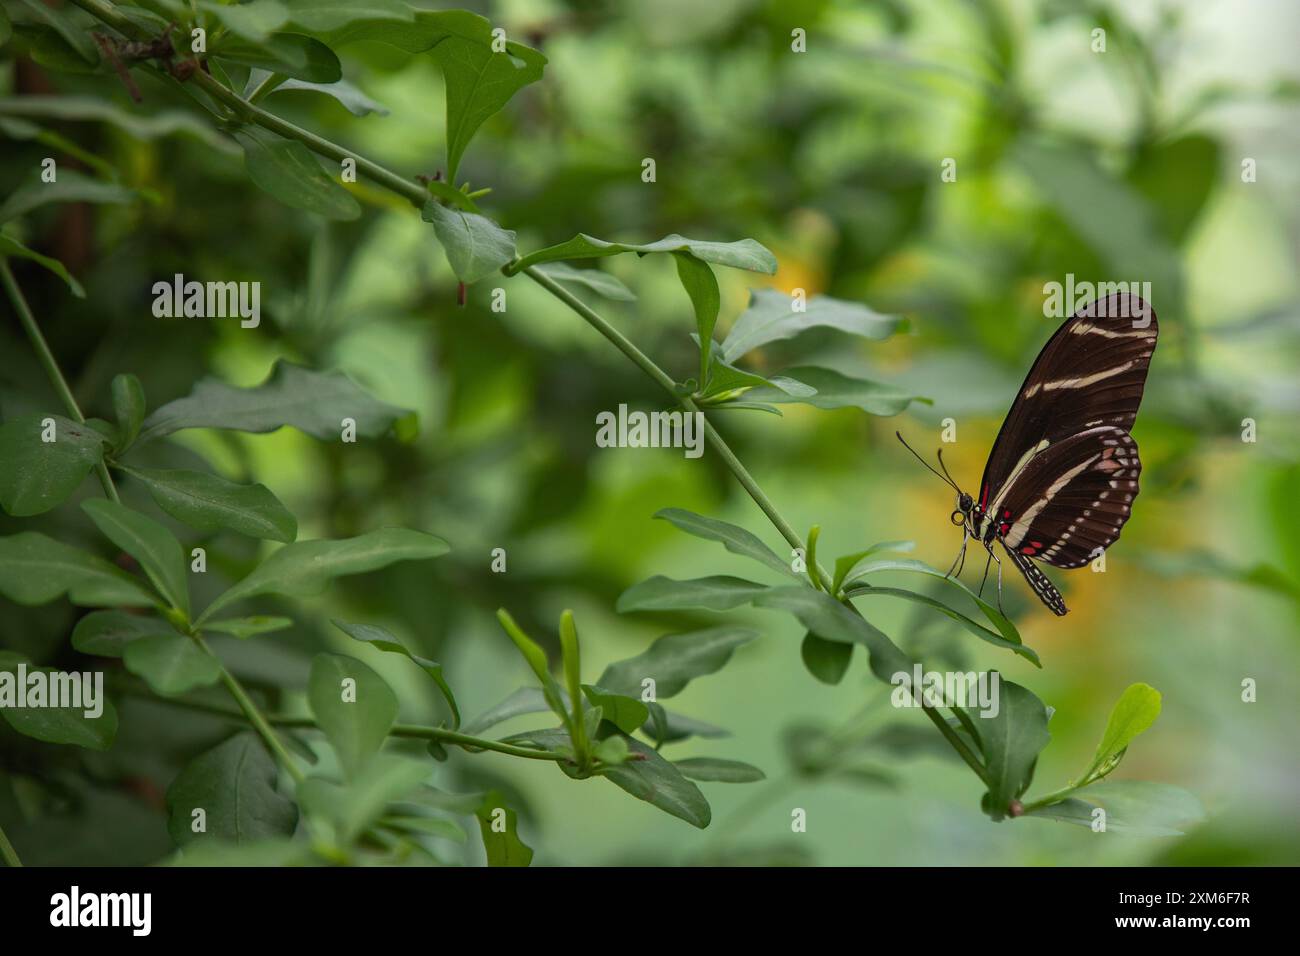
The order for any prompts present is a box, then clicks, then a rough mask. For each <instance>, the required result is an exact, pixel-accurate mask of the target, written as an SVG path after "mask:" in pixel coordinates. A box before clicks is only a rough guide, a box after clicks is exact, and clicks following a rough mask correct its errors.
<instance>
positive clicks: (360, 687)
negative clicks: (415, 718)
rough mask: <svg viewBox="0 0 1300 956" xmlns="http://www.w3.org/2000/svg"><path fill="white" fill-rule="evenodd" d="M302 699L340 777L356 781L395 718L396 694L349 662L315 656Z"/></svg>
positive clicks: (362, 666) (332, 656) (366, 670)
mask: <svg viewBox="0 0 1300 956" xmlns="http://www.w3.org/2000/svg"><path fill="white" fill-rule="evenodd" d="M307 699H308V701H309V702H310V703H311V712H312V714H314V715H315V717H316V723H317V724H319V725H320V729H321V730H322V731H324V732H325V736H326V737H327V738H328V739H329V742H330V744H331V745H332V746H333V747H334V750H335V752H336V753H337V754H338V756H339V764H340V765H341V766H342V768H343V773H344V775H345V776H346V777H347V778H349V779H353V778H356V777H357V776H358V775H359V774H360V773H361V771H362V770H363V769H364V768H365V766H366V764H367V763H369V762H370V760H371V759H372V758H373V757H374V756H375V755H376V754H377V753H379V748H380V747H382V746H383V743H384V740H385V738H387V736H388V731H389V730H390V729H392V726H393V721H395V720H396V719H397V695H396V694H394V693H393V690H392V688H390V687H389V686H388V685H387V684H386V683H384V679H383V678H382V677H380V676H379V675H378V674H376V673H375V672H374V671H373V670H371V669H370V668H369V667H367V666H366V665H365V664H363V663H361V662H360V661H358V660H356V659H355V658H351V657H344V656H343V655H341V654H317V655H316V656H315V657H313V658H312V662H311V677H310V678H309V679H308V682H307Z"/></svg>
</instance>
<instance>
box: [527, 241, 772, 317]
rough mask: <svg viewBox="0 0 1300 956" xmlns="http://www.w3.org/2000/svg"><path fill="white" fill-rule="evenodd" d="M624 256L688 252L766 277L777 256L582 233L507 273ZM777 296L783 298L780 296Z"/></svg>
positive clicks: (725, 246)
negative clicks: (546, 264) (543, 264)
mask: <svg viewBox="0 0 1300 956" xmlns="http://www.w3.org/2000/svg"><path fill="white" fill-rule="evenodd" d="M624 252H635V253H636V254H637V255H642V256H643V255H647V254H648V253H651V252H689V253H690V254H691V255H693V256H694V257H695V258H696V259H700V260H702V261H704V262H712V263H716V264H717V265H720V266H731V267H732V268H733V269H747V270H749V271H750V272H763V273H766V274H767V275H772V274H773V273H774V272H776V256H774V255H772V253H771V252H769V251H768V250H767V249H766V248H765V247H764V246H763V245H761V244H760V243H757V242H755V241H754V240H753V239H741V240H740V241H739V242H709V241H706V240H702V239H687V238H686V237H685V236H679V235H677V234H675V233H674V234H673V235H671V236H665V237H664V238H662V239H660V240H658V241H656V242H649V243H645V244H641V245H638V244H636V243H627V242H606V241H605V240H604V239H597V238H595V237H594V236H588V235H585V234H583V233H579V234H578V235H576V236H574V237H573V238H572V239H570V240H569V241H568V242H562V243H560V244H559V245H558V246H548V247H547V248H545V249H539V250H537V251H536V252H534V253H531V254H529V255H526V256H524V257H523V258H522V259H520V260H519V261H518V262H516V263H515V264H514V265H513V266H511V267H510V269H509V270H508V271H509V273H510V274H511V275H513V274H514V273H516V272H519V271H520V270H521V269H526V268H528V267H529V266H532V265H537V264H538V263H541V262H555V261H557V260H560V259H596V258H600V257H602V256H616V255H619V254H620V253H624ZM774 294H776V295H780V293H774ZM782 298H784V297H783V296H782ZM787 301H788V300H787Z"/></svg>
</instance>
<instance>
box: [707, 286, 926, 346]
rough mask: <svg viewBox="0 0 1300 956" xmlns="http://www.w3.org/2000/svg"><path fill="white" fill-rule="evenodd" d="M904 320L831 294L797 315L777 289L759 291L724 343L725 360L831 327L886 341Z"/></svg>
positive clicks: (819, 298) (810, 304)
mask: <svg viewBox="0 0 1300 956" xmlns="http://www.w3.org/2000/svg"><path fill="white" fill-rule="evenodd" d="M902 322H903V320H902V319H901V318H899V317H898V316H894V315H881V314H880V313H878V312H874V311H872V310H871V309H869V308H867V307H866V306H865V305H860V304H858V303H857V302H844V301H841V300H840V299H832V298H831V297H830V296H828V295H819V296H813V297H812V298H811V299H809V300H808V301H807V303H806V307H805V310H804V311H803V312H796V311H795V309H794V301H793V300H792V299H791V297H790V296H788V295H786V294H785V293H784V292H778V291H777V290H775V289H755V290H753V292H752V293H751V298H750V302H749V308H748V309H746V310H745V311H744V312H743V313H742V314H741V316H740V318H738V319H737V320H736V322H735V324H734V325H732V327H731V330H730V331H729V332H728V333H727V337H726V338H725V339H723V341H722V357H723V358H724V359H726V360H727V361H728V362H734V361H736V359H738V358H740V357H741V356H742V355H744V354H745V353H746V352H752V351H753V350H754V349H757V348H762V347H763V346H764V345H769V344H771V343H772V342H779V341H782V340H784V339H792V338H794V337H795V336H797V335H800V334H802V333H804V332H806V331H808V330H809V329H813V328H831V329H838V330H839V331H841V332H847V333H848V334H850V335H858V336H861V337H863V338H867V339H885V338H888V337H889V336H891V335H893V334H894V332H895V331H897V330H898V328H899V326H900V325H902Z"/></svg>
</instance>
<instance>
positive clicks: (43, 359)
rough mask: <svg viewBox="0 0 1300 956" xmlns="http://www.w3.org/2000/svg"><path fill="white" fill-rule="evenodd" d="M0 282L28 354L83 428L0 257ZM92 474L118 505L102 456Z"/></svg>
mask: <svg viewBox="0 0 1300 956" xmlns="http://www.w3.org/2000/svg"><path fill="white" fill-rule="evenodd" d="M0 282H2V283H3V284H4V287H5V293H6V294H7V295H8V296H9V301H10V302H11V303H13V307H14V311H15V312H17V313H18V320H19V321H20V322H21V323H22V326H23V330H24V331H25V332H26V333H27V338H28V339H29V340H30V341H31V343H32V350H33V351H35V352H36V359H37V361H39V362H40V363H41V368H43V369H45V375H46V377H47V378H49V380H50V384H51V385H53V386H54V391H55V392H56V393H58V396H59V399H60V401H62V402H63V407H64V408H65V409H67V412H68V414H69V415H70V416H71V417H72V420H73V421H75V422H76V423H77V424H79V425H84V424H86V416H85V415H83V414H81V406H79V405H78V404H77V399H76V397H75V396H74V395H73V394H72V389H71V388H69V387H68V380H67V379H65V378H64V377H63V371H62V370H61V369H60V368H59V363H58V361H57V360H56V359H55V358H54V353H53V352H51V351H50V344H49V343H48V342H46V341H45V336H44V335H43V334H42V333H41V327H40V325H38V324H37V322H36V316H34V315H32V310H31V308H30V307H29V306H28V305H27V299H25V298H24V297H23V290H22V289H20V288H18V283H17V282H16V281H15V280H14V274H13V272H11V271H10V269H9V260H8V259H5V258H3V257H0ZM95 473H96V474H97V475H98V476H99V483H100V484H101V485H103V486H104V494H106V495H107V496H108V497H109V498H111V499H112V500H113V501H118V500H119V498H118V497H117V486H116V485H114V484H113V476H112V475H110V474H109V473H108V466H107V465H106V464H104V459H103V456H100V459H99V461H97V462H96V463H95Z"/></svg>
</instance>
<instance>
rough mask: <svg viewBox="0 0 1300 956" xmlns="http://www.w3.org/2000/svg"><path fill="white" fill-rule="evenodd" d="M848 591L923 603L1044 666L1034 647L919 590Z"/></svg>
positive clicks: (860, 587) (869, 588)
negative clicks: (1007, 636) (1008, 636)
mask: <svg viewBox="0 0 1300 956" xmlns="http://www.w3.org/2000/svg"><path fill="white" fill-rule="evenodd" d="M848 593H849V596H850V597H852V598H854V599H856V598H860V597H871V596H872V595H875V594H886V595H890V596H892V597H899V598H903V599H904V600H907V601H911V602H912V603H914V604H922V605H924V606H926V607H929V608H933V609H934V610H936V611H938V612H939V613H940V614H943V615H945V616H947V617H950V618H952V619H953V620H954V621H956V622H957V623H958V624H960V625H961V626H962V627H963V628H965V629H966V630H967V631H969V632H970V633H972V634H974V635H975V636H976V637H978V638H979V639H980V640H981V641H985V642H987V643H989V644H992V645H993V646H994V647H1001V648H1004V649H1005V650H1009V651H1011V652H1012V653H1014V654H1019V655H1020V656H1021V657H1023V658H1024V659H1025V660H1027V661H1030V662H1031V663H1033V664H1034V666H1035V667H1042V666H1043V665H1042V662H1040V661H1039V659H1038V652H1037V651H1035V650H1034V649H1033V648H1032V647H1029V646H1028V645H1026V644H1021V643H1019V642H1018V641H1009V640H1007V639H1006V638H1005V637H1003V636H1002V635H1001V634H999V633H997V632H996V631H992V630H989V629H988V628H987V627H985V626H984V625H983V624H980V623H979V622H978V621H976V620H973V619H972V618H970V617H967V616H966V615H965V614H962V613H961V612H960V611H957V610H954V609H953V608H950V607H949V606H948V605H946V604H944V603H943V602H942V601H939V600H936V599H935V598H932V597H930V596H929V595H928V594H921V593H919V592H917V591H909V590H907V589H906V588H877V587H872V586H870V585H868V584H859V585H856V586H854V587H853V588H852V590H850V591H849V592H848ZM1017 636H1019V635H1017Z"/></svg>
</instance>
